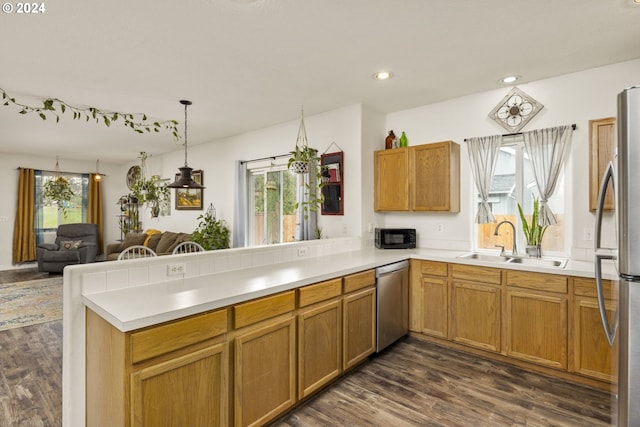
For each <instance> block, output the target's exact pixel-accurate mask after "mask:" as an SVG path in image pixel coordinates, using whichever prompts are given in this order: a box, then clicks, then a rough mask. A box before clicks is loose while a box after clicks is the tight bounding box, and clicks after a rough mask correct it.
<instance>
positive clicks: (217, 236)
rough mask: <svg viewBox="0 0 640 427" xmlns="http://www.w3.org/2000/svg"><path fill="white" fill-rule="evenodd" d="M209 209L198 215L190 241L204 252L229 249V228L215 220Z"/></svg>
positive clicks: (223, 222) (224, 223)
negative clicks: (198, 245) (199, 246)
mask: <svg viewBox="0 0 640 427" xmlns="http://www.w3.org/2000/svg"><path fill="white" fill-rule="evenodd" d="M212 208H213V207H210V208H209V209H208V210H207V212H206V213H204V214H202V215H200V216H199V217H198V220H199V221H200V222H199V223H198V227H197V228H196V229H195V230H194V232H193V233H191V240H193V241H194V242H196V243H199V244H201V245H202V247H204V248H205V249H206V250H208V251H209V250H215V249H227V248H228V247H229V234H230V231H229V227H227V224H226V222H225V221H224V220H217V219H216V218H215V215H214V214H213V213H212V210H213V209H212Z"/></svg>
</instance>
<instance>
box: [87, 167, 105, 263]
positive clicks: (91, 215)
mask: <svg viewBox="0 0 640 427" xmlns="http://www.w3.org/2000/svg"><path fill="white" fill-rule="evenodd" d="M101 183H102V181H98V180H96V174H95V173H90V174H89V197H88V201H87V222H88V223H89V224H98V254H101V253H102V252H103V250H102V245H103V243H102V223H103V221H102V185H101Z"/></svg>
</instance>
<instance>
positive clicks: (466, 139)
mask: <svg viewBox="0 0 640 427" xmlns="http://www.w3.org/2000/svg"><path fill="white" fill-rule="evenodd" d="M571 129H573V130H576V129H578V126H576V124H575V123H573V124H572V125H571ZM523 133H524V132H516V133H505V134H502V135H501V136H502V137H503V138H505V137H507V136H517V135H522V134H523ZM468 140H469V138H465V139H464V142H467V141H468Z"/></svg>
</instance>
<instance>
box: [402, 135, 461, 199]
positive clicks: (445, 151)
mask: <svg viewBox="0 0 640 427" xmlns="http://www.w3.org/2000/svg"><path fill="white" fill-rule="evenodd" d="M459 176H460V146H459V145H458V144H456V143H455V142H453V141H444V142H437V143H433V144H423V145H417V146H414V147H411V148H410V150H409V189H410V197H409V199H410V203H411V210H413V211H446V212H459V211H460V180H459Z"/></svg>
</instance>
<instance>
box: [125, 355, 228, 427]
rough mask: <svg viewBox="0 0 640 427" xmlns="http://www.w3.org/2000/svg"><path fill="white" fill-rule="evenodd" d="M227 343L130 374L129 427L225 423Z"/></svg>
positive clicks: (204, 426)
mask: <svg viewBox="0 0 640 427" xmlns="http://www.w3.org/2000/svg"><path fill="white" fill-rule="evenodd" d="M227 349H228V345H227V343H226V342H225V343H221V344H217V345H213V346H211V347H207V348H204V349H202V350H198V351H194V352H192V353H188V354H185V355H183V356H180V357H176V358H173V359H170V360H167V361H164V362H159V363H157V364H153V365H150V366H147V367H145V368H142V369H139V370H136V371H134V372H133V373H132V374H131V426H132V427H165V426H203V427H206V426H226V425H227V419H228V418H227V414H228V404H227V402H228V370H229V361H228V350H227Z"/></svg>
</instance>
